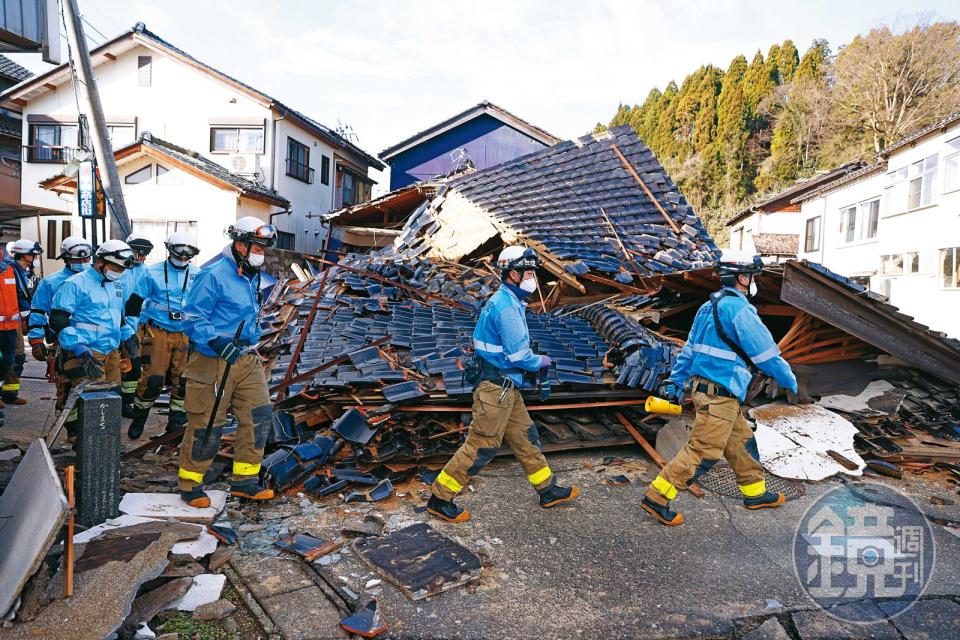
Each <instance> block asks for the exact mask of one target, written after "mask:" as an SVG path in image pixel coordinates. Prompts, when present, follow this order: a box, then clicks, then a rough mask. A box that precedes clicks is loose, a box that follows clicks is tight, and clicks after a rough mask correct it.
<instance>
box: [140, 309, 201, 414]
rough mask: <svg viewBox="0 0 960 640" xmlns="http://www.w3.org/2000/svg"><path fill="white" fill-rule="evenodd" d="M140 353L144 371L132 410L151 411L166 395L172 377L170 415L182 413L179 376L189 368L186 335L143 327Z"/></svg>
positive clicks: (148, 326) (181, 390)
mask: <svg viewBox="0 0 960 640" xmlns="http://www.w3.org/2000/svg"><path fill="white" fill-rule="evenodd" d="M141 329H142V331H141V333H140V351H141V355H140V357H141V363H142V367H143V370H142V372H141V374H140V381H139V383H138V384H137V396H136V399H135V400H134V401H133V406H134V407H135V408H137V409H142V410H146V411H149V410H150V408H151V407H152V406H153V403H154V402H156V400H157V396H159V395H160V393H161V392H162V391H163V385H164V383H165V382H166V379H167V372H168V371H169V373H170V384H171V385H172V386H173V389H172V390H171V392H170V411H171V412H173V411H183V410H184V408H183V391H184V390H183V388H182V386H181V384H180V376H181V375H182V374H183V370H184V367H186V366H187V347H188V346H189V343H190V340H189V339H188V338H187V336H185V335H184V334H183V333H180V332H173V331H165V330H164V329H161V328H160V327H154V326H150V325H145V326H142V327H141Z"/></svg>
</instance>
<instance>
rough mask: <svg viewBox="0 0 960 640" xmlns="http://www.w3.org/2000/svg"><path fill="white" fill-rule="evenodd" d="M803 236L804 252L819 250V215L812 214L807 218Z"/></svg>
mask: <svg viewBox="0 0 960 640" xmlns="http://www.w3.org/2000/svg"><path fill="white" fill-rule="evenodd" d="M803 238H804V239H803V250H804V251H805V252H807V253H810V252H811V251H820V216H814V217H813V218H810V219H809V220H807V227H806V232H805V233H804V236H803Z"/></svg>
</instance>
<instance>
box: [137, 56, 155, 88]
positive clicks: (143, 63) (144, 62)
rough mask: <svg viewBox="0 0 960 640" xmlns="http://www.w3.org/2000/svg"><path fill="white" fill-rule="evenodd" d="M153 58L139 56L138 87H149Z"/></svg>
mask: <svg viewBox="0 0 960 640" xmlns="http://www.w3.org/2000/svg"><path fill="white" fill-rule="evenodd" d="M152 68H153V56H137V85H139V86H141V87H149V86H150V83H151V80H152V77H151V72H152Z"/></svg>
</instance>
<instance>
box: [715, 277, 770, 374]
mask: <svg viewBox="0 0 960 640" xmlns="http://www.w3.org/2000/svg"><path fill="white" fill-rule="evenodd" d="M733 295H736V294H734V293H731V292H729V291H726V290H723V291H720V292H719V293H715V294H712V295H711V296H710V305H711V306H712V307H713V324H714V326H715V327H716V328H717V335H719V336H720V339H721V340H723V341H724V342H725V343H726V344H727V346H728V347H730V349H731V350H732V351H733V352H734V353H735V354H737V355H738V356H740V358H741V359H743V361H744V362H746V363H747V368H748V369H749V370H750V373H756V372H757V371H759V369H758V368H757V365H755V364H753V360H751V359H750V356H748V355H747V352H746V351H744V350H743V348H741V347H740V345H739V344H737V343H736V342H734V341H733V340H731V339H730V336H729V335H728V334H727V332H726V330H725V329H724V328H723V325H722V324H721V323H720V313H719V312H718V311H717V306H718V305H719V303H720V299H721V298H726V297H727V296H733Z"/></svg>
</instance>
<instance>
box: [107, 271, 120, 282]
mask: <svg viewBox="0 0 960 640" xmlns="http://www.w3.org/2000/svg"><path fill="white" fill-rule="evenodd" d="M122 275H123V271H109V270H107V269H104V270H103V277H104V278H106V279H107V280H109V281H110V282H116V281H117V280H119V279H120V276H122Z"/></svg>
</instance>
